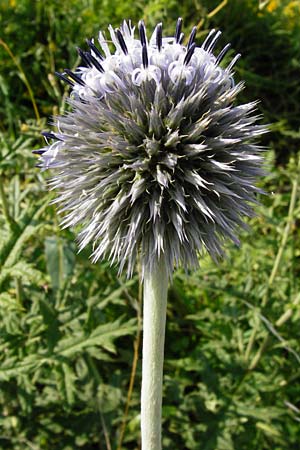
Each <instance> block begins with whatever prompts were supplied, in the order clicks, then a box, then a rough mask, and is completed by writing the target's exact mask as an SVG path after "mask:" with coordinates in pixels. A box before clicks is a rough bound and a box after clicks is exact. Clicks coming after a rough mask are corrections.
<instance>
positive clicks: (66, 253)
mask: <svg viewBox="0 0 300 450" xmlns="http://www.w3.org/2000/svg"><path fill="white" fill-rule="evenodd" d="M74 250H75V244H74V243H73V242H69V241H66V240H63V239H62V238H60V237H58V236H48V237H46V239H45V255H46V264H47V269H48V273H49V275H50V278H51V283H52V287H53V289H54V290H61V289H63V288H64V286H65V283H66V280H67V279H68V278H69V277H70V276H71V275H72V274H73V271H74V267H75V254H74Z"/></svg>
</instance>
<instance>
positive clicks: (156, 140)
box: [36, 19, 265, 276]
mask: <svg viewBox="0 0 300 450" xmlns="http://www.w3.org/2000/svg"><path fill="white" fill-rule="evenodd" d="M181 28H182V20H181V19H178V22H177V26H176V31H175V35H174V36H172V37H163V34H162V24H161V23H160V24H158V25H157V26H156V28H155V30H154V32H153V34H152V36H151V38H150V39H148V37H147V34H146V29H145V26H144V23H143V22H142V21H141V22H140V23H139V25H138V35H139V36H138V38H135V36H134V34H135V33H134V32H135V29H134V27H133V26H132V25H131V22H125V21H124V22H123V24H122V26H121V27H120V28H119V29H113V28H112V27H111V26H110V27H109V33H110V39H111V41H112V43H113V45H114V47H115V51H114V52H112V51H111V48H110V46H109V45H108V42H110V41H108V40H107V39H106V38H105V36H104V34H102V33H101V32H100V33H99V37H98V43H99V47H98V46H97V44H96V43H95V42H94V40H88V41H87V44H88V47H89V51H83V50H81V49H78V52H79V55H80V56H81V59H82V63H83V65H80V66H79V67H78V68H77V69H76V70H75V71H74V72H72V71H71V70H68V69H65V71H64V72H63V73H62V74H58V76H59V77H60V78H61V79H62V80H63V81H64V82H66V83H68V84H69V85H71V87H72V93H71V95H70V98H69V100H68V101H69V104H70V112H67V113H66V114H65V115H63V116H60V117H58V118H56V119H55V123H56V126H57V131H56V132H51V133H44V134H45V136H46V138H47V144H48V145H47V146H46V147H44V148H42V149H40V150H37V151H36V153H39V154H40V155H41V158H40V166H41V167H42V169H44V170H45V169H51V170H53V173H54V175H53V177H52V179H51V180H50V181H49V184H50V187H51V188H52V189H55V190H56V191H57V193H58V195H57V199H56V200H55V201H56V202H57V203H59V204H60V211H61V212H62V213H64V219H63V222H62V224H63V226H65V227H69V226H70V227H74V226H76V225H80V226H81V231H80V232H79V235H78V239H79V243H80V249H82V248H84V247H85V246H86V245H88V244H90V243H91V244H92V246H93V253H92V258H93V261H97V260H99V259H102V258H107V259H109V260H110V261H111V262H112V263H118V264H119V268H120V271H122V270H123V269H124V268H125V267H126V269H127V275H128V276H131V275H132V272H133V270H134V267H135V262H136V259H137V256H138V255H139V256H140V260H141V267H142V271H143V273H144V272H145V271H147V270H149V271H151V270H152V269H153V267H154V266H155V264H156V261H157V260H158V259H159V258H160V256H161V255H163V256H164V260H165V262H166V267H167V272H168V275H169V276H170V275H171V274H172V272H173V269H174V267H176V266H179V265H182V266H183V267H185V268H190V267H194V266H197V265H198V257H199V254H200V253H201V252H202V251H203V250H206V251H208V252H209V253H210V254H211V255H212V257H213V258H218V257H219V256H220V255H222V253H223V250H222V247H223V241H224V239H226V238H229V239H231V240H232V241H233V242H235V243H238V238H237V228H238V227H240V226H244V222H243V219H244V217H245V216H251V215H252V208H251V203H254V202H255V194H256V193H257V192H259V189H258V188H257V187H256V186H255V180H256V178H257V177H258V176H261V175H262V173H263V172H262V168H261V166H262V158H261V148H260V147H259V146H258V145H256V140H257V137H258V136H260V135H261V134H262V133H264V132H265V128H264V127H263V126H262V125H257V124H256V121H257V118H258V116H257V115H255V114H254V111H255V107H256V103H255V102H252V103H247V104H242V105H235V103H234V102H235V99H236V97H237V95H238V94H239V92H240V91H241V90H242V89H243V83H238V84H236V85H235V83H234V80H233V68H234V65H235V63H236V62H237V60H238V58H239V56H240V55H236V56H235V57H234V58H233V59H232V60H231V62H230V63H229V65H227V66H224V67H223V65H221V63H222V60H223V58H224V56H225V54H226V52H227V51H228V49H229V47H230V46H229V45H226V46H225V47H224V48H223V50H221V51H220V52H219V53H218V54H216V55H214V53H213V50H214V48H215V45H216V42H217V40H218V38H219V36H220V34H221V33H220V31H216V30H212V31H211V32H210V33H209V34H208V36H207V38H206V39H205V40H204V42H203V43H202V45H201V46H196V43H195V35H196V27H194V28H193V29H192V32H191V34H190V36H189V39H188V43H187V44H186V45H184V44H183V40H184V35H183V33H182V31H181ZM49 142H50V143H49Z"/></svg>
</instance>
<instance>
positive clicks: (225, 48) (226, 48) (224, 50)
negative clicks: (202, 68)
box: [216, 44, 231, 64]
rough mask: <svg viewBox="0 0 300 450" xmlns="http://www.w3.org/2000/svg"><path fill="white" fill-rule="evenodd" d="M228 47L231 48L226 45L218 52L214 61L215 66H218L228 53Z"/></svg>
mask: <svg viewBox="0 0 300 450" xmlns="http://www.w3.org/2000/svg"><path fill="white" fill-rule="evenodd" d="M230 47H231V44H227V45H225V47H224V48H223V50H221V51H220V53H219V54H218V56H217V59H216V64H219V63H220V62H221V61H222V59H223V58H224V56H225V55H226V53H227V52H228V50H229V49H230Z"/></svg>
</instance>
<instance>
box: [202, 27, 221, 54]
mask: <svg viewBox="0 0 300 450" xmlns="http://www.w3.org/2000/svg"><path fill="white" fill-rule="evenodd" d="M221 34H222V32H221V31H218V32H217V33H216V35H215V36H214V38H213V39H212V41H211V43H210V44H209V46H208V47H207V49H206V51H207V52H211V51H212V50H213V49H214V46H215V45H216V43H217V40H218V39H219V37H220V36H221Z"/></svg>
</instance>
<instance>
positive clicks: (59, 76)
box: [54, 72, 74, 87]
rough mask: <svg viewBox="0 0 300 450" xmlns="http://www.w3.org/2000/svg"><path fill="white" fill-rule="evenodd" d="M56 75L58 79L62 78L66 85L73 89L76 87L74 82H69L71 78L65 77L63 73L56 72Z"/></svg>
mask: <svg viewBox="0 0 300 450" xmlns="http://www.w3.org/2000/svg"><path fill="white" fill-rule="evenodd" d="M54 73H55V75H56V76H57V77H58V78H60V79H61V80H62V81H64V82H65V83H67V84H69V85H70V86H72V87H73V86H74V82H73V81H71V80H69V78H67V77H65V76H64V75H63V74H62V73H59V72H54Z"/></svg>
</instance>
